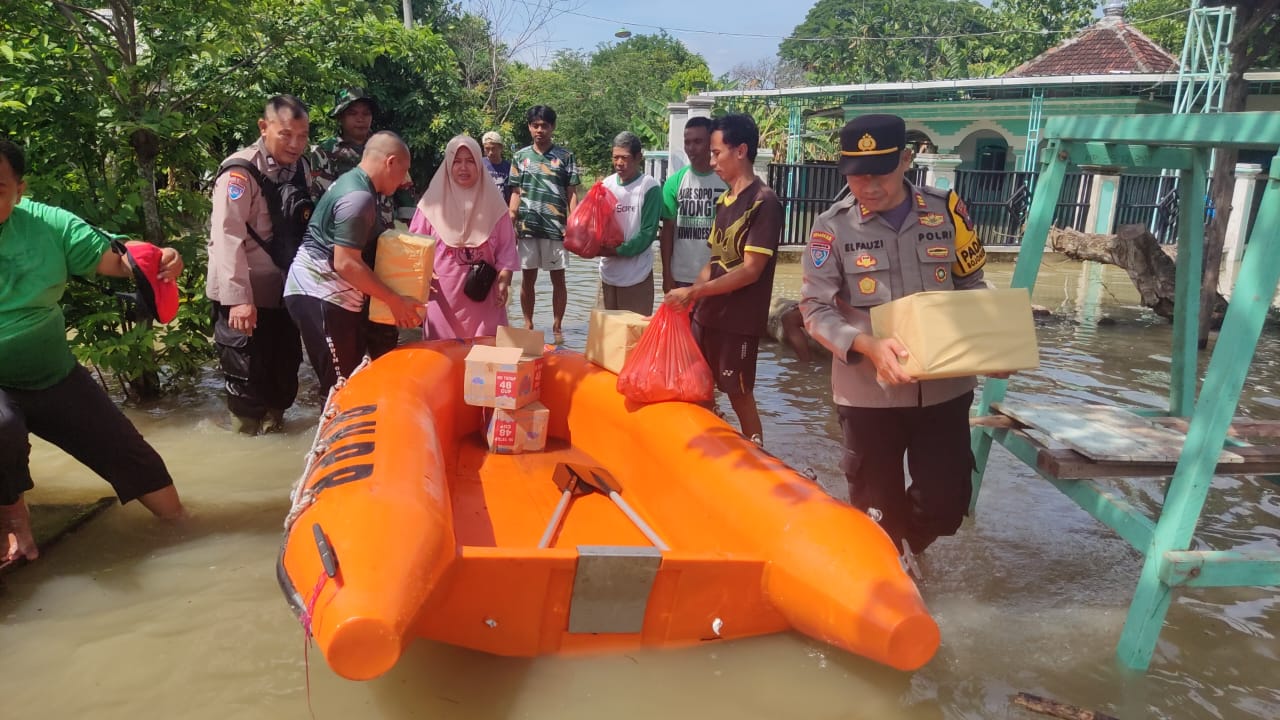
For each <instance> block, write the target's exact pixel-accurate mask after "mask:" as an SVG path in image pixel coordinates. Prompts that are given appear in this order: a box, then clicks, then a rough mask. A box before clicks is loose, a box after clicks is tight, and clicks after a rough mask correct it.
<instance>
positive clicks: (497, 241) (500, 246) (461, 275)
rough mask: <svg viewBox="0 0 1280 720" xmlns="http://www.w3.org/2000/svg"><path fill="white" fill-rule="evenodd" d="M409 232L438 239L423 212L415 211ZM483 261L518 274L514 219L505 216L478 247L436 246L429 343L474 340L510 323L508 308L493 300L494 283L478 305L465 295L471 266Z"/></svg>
mask: <svg viewBox="0 0 1280 720" xmlns="http://www.w3.org/2000/svg"><path fill="white" fill-rule="evenodd" d="M409 232H412V233H418V234H420V235H430V236H432V237H438V236H437V235H436V232H435V228H433V227H432V226H431V222H430V221H429V220H427V218H426V216H424V215H423V214H422V211H421V210H419V211H416V212H415V213H414V215H413V222H410V223H409ZM480 260H484V261H485V262H487V263H489V264H490V265H492V266H494V267H495V268H497V269H498V271H499V272H501V271H503V270H509V271H511V272H513V273H514V272H515V271H516V270H517V269H518V268H519V267H520V257H519V255H518V254H517V253H516V234H515V229H514V228H513V227H512V225H511V218H510V217H509V216H507V215H503V216H502V218H501V219H500V220H498V222H497V223H496V224H494V226H493V232H491V233H490V234H489V239H488V240H487V241H486V242H484V243H483V244H481V245H480V246H479V247H472V248H466V247H451V246H449V245H446V244H445V243H444V242H443V241H440V242H437V243H436V259H435V275H436V280H433V281H432V283H431V299H430V300H429V301H428V302H427V320H426V322H425V323H423V328H424V329H425V331H426V337H427V339H430V340H441V339H445V338H472V337H478V336H481V335H492V334H494V333H495V332H497V329H498V326H499V325H506V324H507V308H506V305H499V304H498V303H497V302H495V301H494V294H495V293H496V292H497V291H498V282H497V280H495V281H494V282H493V286H492V287H491V288H490V289H489V297H487V298H485V299H484V300H483V301H482V302H476V301H474V300H472V299H471V298H469V297H467V296H466V293H464V292H462V287H463V285H464V284H465V283H466V281H467V273H468V272H469V271H470V270H471V264H472V263H473V262H478V261H480Z"/></svg>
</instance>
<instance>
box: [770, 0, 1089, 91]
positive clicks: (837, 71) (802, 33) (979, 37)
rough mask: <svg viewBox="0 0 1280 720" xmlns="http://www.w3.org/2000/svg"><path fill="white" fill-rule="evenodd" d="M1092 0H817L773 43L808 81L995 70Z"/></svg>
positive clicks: (1064, 32)
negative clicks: (985, 2) (984, 0)
mask: <svg viewBox="0 0 1280 720" xmlns="http://www.w3.org/2000/svg"><path fill="white" fill-rule="evenodd" d="M1094 7H1095V2H1094V1H1093V0H1043V1H1042V0H994V2H992V4H991V7H990V8H987V7H984V6H982V5H980V4H978V3H976V2H971V1H970V0H902V1H901V2H890V1H889V0H819V1H818V3H817V4H815V5H814V6H813V8H812V9H811V10H810V11H809V14H808V15H806V16H805V19H804V22H802V23H800V24H799V25H797V26H796V28H795V30H793V31H792V33H791V37H790V38H788V39H787V40H784V41H783V42H782V44H781V45H780V46H779V49H778V55H779V57H780V58H781V59H782V61H783V62H784V63H791V64H793V65H797V66H799V67H800V68H801V69H803V71H804V73H805V77H806V79H807V80H808V81H809V82H811V83H815V84H845V83H863V82H898V81H912V80H915V81H919V80H946V79H959V78H967V77H984V76H993V75H1000V74H1002V73H1004V72H1007V71H1009V70H1011V69H1013V68H1014V67H1016V66H1017V65H1019V64H1021V63H1023V62H1025V61H1027V60H1030V59H1031V58H1033V57H1035V56H1036V55H1039V54H1040V53H1042V52H1044V51H1045V50H1048V49H1049V48H1051V47H1053V46H1055V45H1057V44H1058V43H1059V42H1061V41H1062V40H1063V39H1065V38H1067V37H1069V36H1070V35H1071V34H1073V33H1075V32H1077V31H1078V30H1080V29H1082V28H1084V27H1085V26H1087V25H1088V24H1089V23H1090V22H1092V20H1093V10H1094Z"/></svg>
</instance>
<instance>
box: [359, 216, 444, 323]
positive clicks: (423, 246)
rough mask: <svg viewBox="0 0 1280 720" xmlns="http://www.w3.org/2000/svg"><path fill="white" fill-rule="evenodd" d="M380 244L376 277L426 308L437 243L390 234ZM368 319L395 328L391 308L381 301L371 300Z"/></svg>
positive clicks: (419, 237) (410, 236)
mask: <svg viewBox="0 0 1280 720" xmlns="http://www.w3.org/2000/svg"><path fill="white" fill-rule="evenodd" d="M377 242H378V257H377V259H376V260H375V261H374V263H373V273H374V274H375V275H377V276H378V279H379V280H381V281H382V282H384V283H386V285H387V287H389V288H391V289H392V290H394V291H395V292H396V294H398V295H407V296H409V297H411V298H414V299H415V300H417V301H418V302H420V303H422V304H423V305H425V304H427V297H428V296H429V295H430V294H431V272H432V270H433V269H434V266H435V259H436V239H435V238H433V237H429V236H427V235H416V234H414V233H409V232H401V231H399V230H387V231H385V232H383V233H382V234H381V235H379V236H378V240H377ZM369 319H370V320H372V321H373V322H376V323H382V324H383V325H395V324H396V318H395V316H394V315H392V314H391V308H389V307H387V304H386V303H384V302H382V301H381V300H379V299H378V298H370V299H369Z"/></svg>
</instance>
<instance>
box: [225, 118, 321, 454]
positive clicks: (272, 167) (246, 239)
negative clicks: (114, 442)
mask: <svg viewBox="0 0 1280 720" xmlns="http://www.w3.org/2000/svg"><path fill="white" fill-rule="evenodd" d="M258 129H259V131H260V132H261V133H262V136H261V137H260V138H258V141H257V142H256V143H254V144H253V145H250V146H249V147H247V148H245V149H243V150H241V151H239V152H237V153H234V154H232V155H231V156H230V157H228V158H227V159H226V160H224V161H223V167H224V168H226V169H225V170H224V171H223V172H221V173H220V174H219V175H218V179H217V180H216V181H215V182H214V185H213V216H212V219H211V221H210V228H209V246H208V247H209V275H208V280H207V283H206V286H205V294H207V295H208V296H209V299H210V300H212V301H213V310H214V328H213V337H214V343H215V345H216V346H217V348H218V357H219V360H220V362H221V365H222V371H223V374H224V375H225V377H226V392H227V406H228V409H230V411H231V426H232V429H233V430H235V431H237V432H242V433H245V434H248V435H254V434H257V433H258V432H259V431H262V432H271V431H276V430H281V429H283V426H284V411H285V410H286V409H288V408H289V407H290V406H291V405H293V401H294V400H295V399H296V398H297V395H298V366H299V365H301V364H302V341H301V339H300V338H299V337H298V329H297V328H296V327H294V324H293V320H292V319H290V317H289V313H288V312H287V311H286V310H285V308H284V279H285V269H283V268H281V267H280V266H279V265H278V264H277V263H276V261H274V260H272V257H271V254H270V252H269V251H268V249H267V246H268V245H270V244H271V243H272V242H273V241H274V240H275V239H276V238H275V228H274V226H273V223H272V219H271V213H270V210H269V208H268V204H267V199H266V197H265V196H264V194H263V192H264V191H263V188H262V187H261V186H260V185H259V184H258V183H257V181H256V179H255V178H254V177H253V173H252V172H249V171H248V170H247V169H246V168H243V167H235V166H228V163H229V162H230V161H232V160H234V159H237V158H238V159H242V160H246V161H248V162H249V163H251V164H252V165H253V166H254V167H255V168H257V170H258V172H259V173H261V175H262V176H263V177H265V178H266V179H268V180H270V181H272V182H275V183H277V184H279V185H282V186H283V185H288V184H290V183H296V182H299V181H301V183H302V186H303V188H304V194H305V187H306V182H307V181H308V180H309V177H310V165H309V164H308V162H307V158H306V151H307V146H308V133H309V129H310V121H309V118H308V115H307V108H306V106H305V105H303V104H302V101H301V100H298V99H297V98H295V97H293V96H292V95H277V96H275V97H273V98H271V99H270V100H268V101H267V104H266V107H265V108H264V110H263V113H262V118H261V119H260V120H258ZM299 173H301V174H302V177H301V178H299V177H298V175H299ZM251 231H252V232H251ZM255 235H256V236H257V238H260V239H261V240H262V242H259V241H258V239H257V238H255V237H254V236H255ZM264 243H265V244H264Z"/></svg>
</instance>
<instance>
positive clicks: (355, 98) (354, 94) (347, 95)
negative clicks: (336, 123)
mask: <svg viewBox="0 0 1280 720" xmlns="http://www.w3.org/2000/svg"><path fill="white" fill-rule="evenodd" d="M361 100H364V101H365V102H367V103H369V107H370V109H372V110H373V111H374V112H375V113H376V112H378V101H377V100H375V99H374V98H373V96H372V95H370V94H369V93H367V92H365V91H364V88H362V87H346V88H343V89H341V90H339V91H338V95H337V97H336V98H335V99H334V103H333V112H331V113H329V117H331V118H336V117H338V116H339V115H341V114H342V112H343V111H344V110H346V109H347V108H349V107H351V106H352V105H354V104H355V103H357V102H360V101H361Z"/></svg>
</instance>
